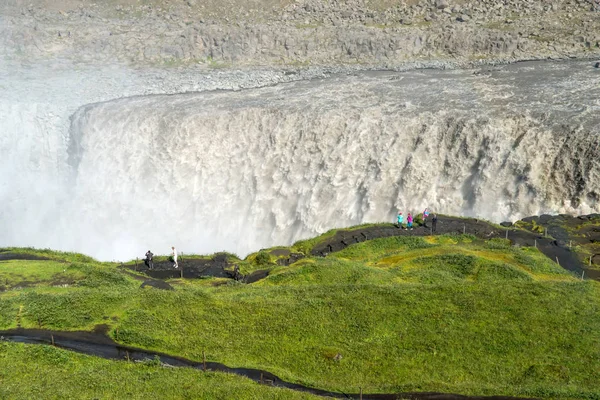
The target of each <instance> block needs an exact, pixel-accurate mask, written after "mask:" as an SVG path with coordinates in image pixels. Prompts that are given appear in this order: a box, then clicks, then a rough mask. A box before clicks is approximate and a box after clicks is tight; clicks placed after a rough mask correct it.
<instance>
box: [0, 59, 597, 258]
mask: <svg viewBox="0 0 600 400" xmlns="http://www.w3.org/2000/svg"><path fill="white" fill-rule="evenodd" d="M541 65H542V66H539V67H536V68H537V69H534V70H531V69H530V68H529V67H524V66H520V67H515V66H511V67H504V68H497V69H494V70H490V71H487V72H486V73H485V74H473V73H472V72H465V71H413V72H406V73H394V72H379V73H358V74H354V75H339V76H332V77H330V78H326V79H320V80H312V81H298V82H291V83H282V84H279V85H274V86H268V87H263V88H256V89H247V90H236V91H209V92H200V93H182V94H172V95H141V96H133V97H125V98H120V99H116V100H109V101H104V102H100V103H90V104H86V105H83V106H81V107H80V108H79V109H78V110H77V111H76V112H74V113H72V114H71V115H70V116H69V119H68V121H67V120H65V121H64V123H65V124H66V125H67V126H66V127H62V128H61V126H60V124H58V125H57V127H56V129H55V130H61V129H63V132H65V133H66V134H65V140H64V143H63V146H62V147H61V146H59V144H60V143H58V142H60V141H58V142H57V139H55V138H54V139H52V138H48V140H49V141H50V142H49V143H50V144H43V143H37V142H36V146H38V147H40V146H46V147H47V148H48V149H54V150H53V151H54V154H55V156H54V157H53V158H49V159H48V160H50V161H51V163H52V162H56V163H57V166H55V167H54V169H52V172H47V171H46V167H44V168H41V167H40V170H41V169H44V171H46V172H44V173H43V174H50V175H49V176H48V177H44V180H48V179H50V180H51V181H53V182H55V184H54V183H53V186H54V187H55V189H54V191H51V192H50V193H49V196H50V198H54V199H56V200H55V201H54V202H50V203H49V205H48V207H47V208H48V209H43V210H36V207H37V206H36V205H35V204H30V205H28V206H27V208H26V210H21V213H22V214H21V215H16V216H15V218H16V221H18V223H28V224H34V225H35V222H32V221H31V218H33V219H35V218H36V216H37V215H43V218H40V220H39V221H38V222H39V223H41V222H43V224H42V228H43V229H50V228H49V227H52V228H53V229H51V231H52V233H49V235H52V236H53V237H54V236H58V237H59V238H60V240H59V241H60V243H61V244H60V245H61V246H62V247H67V248H72V249H76V250H78V251H83V252H86V253H88V254H92V255H94V256H97V257H100V258H104V259H112V258H115V257H117V258H119V257H120V258H128V257H135V255H136V254H138V253H139V254H143V252H145V250H147V249H148V248H149V249H153V250H154V251H155V252H159V253H160V252H161V249H162V250H163V251H162V252H164V253H166V252H167V251H168V249H169V248H170V246H171V245H175V246H177V247H178V248H180V249H185V250H187V251H193V252H197V253H207V252H214V251H219V250H227V251H232V252H236V253H238V254H240V255H244V254H246V253H248V252H251V251H256V250H258V249H259V248H261V247H267V246H272V245H276V244H282V245H288V244H290V243H292V242H294V241H295V240H298V239H301V238H306V237H308V236H311V235H315V234H318V233H322V232H324V231H326V230H328V229H331V228H333V227H343V226H348V225H353V224H359V223H363V222H377V221H390V222H391V221H393V217H394V215H395V213H397V211H398V210H401V211H405V212H413V213H418V212H420V211H422V210H423V209H424V208H425V207H429V208H430V209H432V210H434V211H436V212H439V213H448V214H459V215H469V216H479V217H482V218H487V219H491V220H493V221H496V222H500V221H502V220H507V219H508V220H516V219H519V218H521V217H524V216H527V215H536V214H539V213H544V212H548V213H587V212H592V211H598V210H599V208H600V207H599V195H600V157H599V156H600V149H599V143H600V139H599V138H600V128H599V127H600V117H599V115H600V102H599V100H598V99H600V76H599V75H598V74H596V75H593V76H591V77H590V76H586V75H585V73H586V72H585V71H580V70H576V71H575V72H574V70H573V69H572V68H573V67H572V66H569V65H568V64H565V65H562V66H561V65H559V66H558V67H556V66H555V65H554V64H549V67H544V65H543V64H541ZM528 68H529V69H528ZM544 68H545V69H544ZM540 70H542V72H544V73H543V74H541V72H540ZM536 77H537V78H536ZM21 114H23V115H21ZM21 114H19V112H17V113H16V114H15V112H14V111H11V109H10V105H9V109H8V111H7V110H6V109H5V108H0V118H6V119H7V120H11V121H22V120H23V119H26V116H25V114H26V113H21ZM0 122H3V123H4V121H3V120H2V119H0ZM31 124H33V125H35V123H34V122H32V123H31ZM14 125H15V126H14V127H13V126H12V125H9V127H12V130H11V129H9V131H11V132H12V133H11V134H10V135H11V136H9V137H8V138H6V137H3V138H2V141H0V150H2V151H3V152H4V151H6V150H5V148H6V147H7V146H13V147H12V148H11V149H10V151H13V152H14V151H15V150H16V153H17V154H15V155H14V160H16V161H14V162H15V164H14V165H13V164H12V163H13V161H10V162H0V163H4V164H5V165H10V166H11V168H10V170H9V171H10V172H9V174H8V175H11V176H12V175H14V176H15V177H18V176H19V171H18V170H19V169H21V168H22V166H20V164H19V163H21V164H22V163H23V162H25V161H24V160H23V157H24V156H26V153H27V151H28V150H26V149H25V148H20V147H19V148H17V149H15V148H14V144H15V143H20V141H26V142H27V143H28V144H29V143H32V142H34V141H37V140H38V139H39V131H40V130H39V129H37V128H36V127H34V126H30V125H28V124H20V125H19V124H18V123H15V124H14ZM17 125H19V127H18V128H17ZM36 129H37V130H36ZM30 131H35V132H38V134H37V137H31V138H30V139H26V138H27V137H28V135H29V133H27V132H30ZM25 147H26V146H25ZM35 153H36V154H44V149H41V148H36V149H35ZM30 154H33V153H31V152H30ZM36 159H37V158H36ZM11 160H12V159H11ZM42 160H43V158H42ZM29 162H34V161H33V160H29ZM40 162H41V161H40ZM48 168H49V167H48ZM26 169H27V170H28V171H29V174H28V176H35V177H39V176H44V175H38V174H37V172H35V173H34V172H32V169H31V165H29V166H28V167H27V168H26ZM11 179H12V180H15V179H17V178H11V177H7V181H4V180H3V185H2V186H1V188H2V192H0V198H2V199H8V198H10V190H11V189H10V186H11V185H10V182H11ZM42 190H45V189H44V188H42ZM23 199H24V200H23ZM23 199H20V200H15V201H19V202H21V201H28V200H27V198H26V197H25V198H23ZM30 200H31V199H30ZM11 207H12V208H13V209H15V207H17V206H16V205H13V206H9V207H8V209H7V210H6V211H5V213H7V212H8V210H10V209H11ZM56 207H58V209H56ZM50 210H53V211H50ZM25 211H26V212H25ZM13 214H14V213H13ZM5 215H6V214H5ZM3 217H5V216H3ZM17 231H18V229H17ZM11 232H12V233H10V234H9V235H16V236H15V237H18V234H17V233H15V231H14V230H13V231H11ZM49 232H50V231H49ZM0 235H2V236H0V239H2V238H3V237H8V235H7V234H4V233H3V234H0ZM40 241H42V242H43V239H40ZM44 243H48V241H46V242H44ZM52 244H54V243H52ZM141 250H143V251H142V252H141V253H140V251H141Z"/></svg>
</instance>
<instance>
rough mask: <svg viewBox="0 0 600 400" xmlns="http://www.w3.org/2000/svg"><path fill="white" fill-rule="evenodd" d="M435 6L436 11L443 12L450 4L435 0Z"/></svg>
mask: <svg viewBox="0 0 600 400" xmlns="http://www.w3.org/2000/svg"><path fill="white" fill-rule="evenodd" d="M435 6H436V7H437V8H438V10H443V9H445V8H448V7H450V4H448V1H447V0H436V2H435Z"/></svg>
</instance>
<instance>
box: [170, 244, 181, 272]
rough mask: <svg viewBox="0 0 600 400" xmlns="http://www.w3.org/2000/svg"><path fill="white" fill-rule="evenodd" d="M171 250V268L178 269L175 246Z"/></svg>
mask: <svg viewBox="0 0 600 400" xmlns="http://www.w3.org/2000/svg"><path fill="white" fill-rule="evenodd" d="M171 249H172V250H173V252H172V253H171V255H172V256H173V268H179V265H177V250H175V246H173V247H171Z"/></svg>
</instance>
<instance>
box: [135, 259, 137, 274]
mask: <svg viewBox="0 0 600 400" xmlns="http://www.w3.org/2000/svg"><path fill="white" fill-rule="evenodd" d="M135 271H136V272H137V257H136V258H135Z"/></svg>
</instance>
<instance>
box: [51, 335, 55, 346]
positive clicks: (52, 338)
mask: <svg viewBox="0 0 600 400" xmlns="http://www.w3.org/2000/svg"><path fill="white" fill-rule="evenodd" d="M50 340H52V346H54V335H50Z"/></svg>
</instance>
